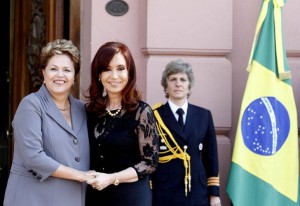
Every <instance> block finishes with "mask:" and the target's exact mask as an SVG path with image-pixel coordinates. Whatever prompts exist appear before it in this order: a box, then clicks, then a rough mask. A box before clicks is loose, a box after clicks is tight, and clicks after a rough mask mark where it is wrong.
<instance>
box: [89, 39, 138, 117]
mask: <svg viewBox="0 0 300 206" xmlns="http://www.w3.org/2000/svg"><path fill="white" fill-rule="evenodd" d="M119 52H120V53H121V54H122V55H123V56H124V58H125V61H126V66H127V70H128V83H127V85H126V86H125V88H124V89H123V91H122V102H121V104H122V108H124V109H126V110H128V111H132V110H134V109H135V108H136V107H137V106H138V102H139V100H140V99H141V96H140V93H139V91H138V90H137V88H136V67H135V63H134V60H133V57H132V55H131V52H130V50H129V48H128V47H127V46H126V45H125V44H123V43H121V42H107V43H105V44H103V45H102V46H101V47H100V48H99V49H98V51H97V53H96V54H95V56H94V59H93V61H92V64H91V85H90V87H89V89H88V92H89V94H88V95H85V97H86V98H87V100H88V103H86V105H85V107H86V109H87V111H88V112H93V113H96V114H99V115H100V114H103V113H104V112H105V108H106V100H107V98H108V97H107V95H105V96H104V95H103V92H104V87H103V84H102V82H101V81H99V74H101V73H102V72H103V71H106V70H107V67H108V66H109V63H110V61H111V60H112V58H113V57H114V56H115V54H117V53H119Z"/></svg>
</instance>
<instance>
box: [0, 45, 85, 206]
mask: <svg viewBox="0 0 300 206" xmlns="http://www.w3.org/2000/svg"><path fill="white" fill-rule="evenodd" d="M40 60H41V62H40V63H41V64H40V69H41V72H42V74H43V77H44V84H43V86H41V88H40V89H39V90H38V91H37V92H35V93H32V94H29V95H28V96H26V97H25V98H24V99H23V100H22V101H21V103H20V104H19V107H18V109H17V111H16V114H15V117H14V119H13V122H12V125H13V129H14V155H13V162H12V166H11V170H10V176H9V180H8V183H7V188H6V192H5V198H4V206H23V205H24V206H41V205H43V206H84V202H85V191H86V184H85V181H86V180H88V179H89V178H90V176H89V175H88V172H85V171H87V170H88V169H89V142H88V135H87V124H86V115H85V109H84V106H83V103H81V102H80V101H79V100H77V99H75V98H73V97H72V95H71V94H70V91H71V88H72V86H73V84H74V81H75V76H76V74H77V73H78V72H79V69H80V54H79V51H78V49H77V48H76V47H75V46H74V45H73V43H72V42H71V41H68V40H64V39H61V40H60V39H58V40H55V41H53V42H50V43H48V44H47V45H46V46H45V47H44V48H43V50H42V53H41V59H40Z"/></svg>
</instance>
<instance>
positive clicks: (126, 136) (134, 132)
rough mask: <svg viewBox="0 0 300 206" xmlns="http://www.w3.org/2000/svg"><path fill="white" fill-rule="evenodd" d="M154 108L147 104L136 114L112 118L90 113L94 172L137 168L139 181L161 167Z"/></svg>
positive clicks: (131, 113)
mask: <svg viewBox="0 0 300 206" xmlns="http://www.w3.org/2000/svg"><path fill="white" fill-rule="evenodd" d="M155 121H156V120H155V118H154V115H153V112H152V109H151V107H150V106H149V105H148V104H147V103H145V102H143V101H140V102H139V106H138V107H137V109H136V110H135V111H133V112H127V111H125V110H123V109H122V110H121V112H120V114H118V115H116V116H114V117H112V116H110V115H109V114H107V113H105V114H104V115H102V116H100V117H99V116H95V115H93V114H88V127H89V138H90V145H91V147H90V149H91V169H92V170H96V171H98V172H105V173H113V172H118V171H121V170H124V169H126V168H128V167H133V168H134V169H135V170H136V172H137V174H138V177H139V178H143V177H145V176H147V175H149V174H150V173H152V172H153V171H154V170H155V169H156V167H157V164H158V150H159V145H158V144H159V139H158V134H157V130H156V126H155Z"/></svg>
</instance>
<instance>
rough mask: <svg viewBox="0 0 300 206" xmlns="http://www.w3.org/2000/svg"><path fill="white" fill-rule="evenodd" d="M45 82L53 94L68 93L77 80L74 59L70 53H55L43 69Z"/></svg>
mask: <svg viewBox="0 0 300 206" xmlns="http://www.w3.org/2000/svg"><path fill="white" fill-rule="evenodd" d="M42 73H43V76H44V83H45V85H46V87H47V89H48V90H49V92H50V93H51V94H52V95H61V94H64V95H68V94H69V92H70V90H71V87H72V85H73V83H74V80H75V69H74V64H73V61H72V60H71V59H70V57H69V56H68V55H65V54H61V55H54V56H53V57H51V58H50V59H49V61H48V64H47V66H46V67H45V69H43V70H42Z"/></svg>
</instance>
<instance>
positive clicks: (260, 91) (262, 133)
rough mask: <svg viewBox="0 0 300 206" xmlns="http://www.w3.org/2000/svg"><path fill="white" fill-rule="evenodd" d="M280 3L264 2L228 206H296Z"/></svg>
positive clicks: (292, 114) (294, 137) (293, 124)
mask: <svg viewBox="0 0 300 206" xmlns="http://www.w3.org/2000/svg"><path fill="white" fill-rule="evenodd" d="M284 3H285V2H284V1H283V0H273V1H272V0H271V1H270V0H264V1H263V4H262V8H261V13H260V16H259V19H258V23H257V27H256V33H255V38H254V42H253V46H252V52H251V55H250V59H249V67H248V71H249V76H248V81H247V85H246V89H245V93H244V97H243V101H242V105H241V113H240V117H239V122H238V127H237V132H236V138H235V144H234V149H233V156H232V162H231V168H230V173H229V179H228V183H227V192H228V194H229V196H230V198H231V200H232V203H233V205H234V206H296V205H297V206H299V205H300V203H299V166H298V164H299V159H298V158H299V157H298V128H297V126H298V123H297V111H296V105H295V100H294V95H293V89H292V86H291V80H290V78H291V73H290V70H289V67H288V65H287V59H286V53H285V49H284V44H283V37H282V19H281V7H282V6H283V5H284Z"/></svg>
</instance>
